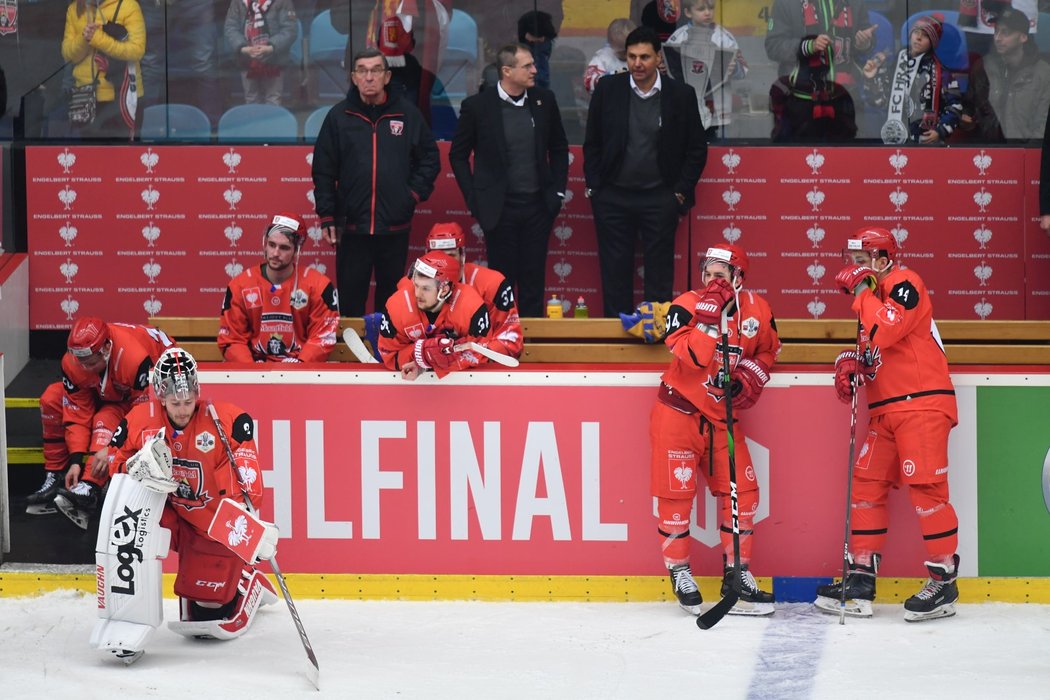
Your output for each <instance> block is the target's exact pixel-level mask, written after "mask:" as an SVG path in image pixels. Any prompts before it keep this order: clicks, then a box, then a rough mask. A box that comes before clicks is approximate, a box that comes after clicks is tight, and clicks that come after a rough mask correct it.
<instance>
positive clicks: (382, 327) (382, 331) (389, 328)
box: [379, 309, 397, 338]
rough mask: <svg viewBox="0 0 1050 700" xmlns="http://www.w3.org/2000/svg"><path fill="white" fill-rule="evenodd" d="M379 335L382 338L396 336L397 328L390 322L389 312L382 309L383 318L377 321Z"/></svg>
mask: <svg viewBox="0 0 1050 700" xmlns="http://www.w3.org/2000/svg"><path fill="white" fill-rule="evenodd" d="M379 335H381V336H383V337H384V338H396V337H397V329H396V328H394V324H393V323H391V322H390V314H388V313H387V312H386V309H383V318H382V320H381V321H380V322H379Z"/></svg>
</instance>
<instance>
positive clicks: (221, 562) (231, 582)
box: [175, 518, 244, 605]
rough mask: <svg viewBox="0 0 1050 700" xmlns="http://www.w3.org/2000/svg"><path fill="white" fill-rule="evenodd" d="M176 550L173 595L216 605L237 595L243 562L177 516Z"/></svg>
mask: <svg viewBox="0 0 1050 700" xmlns="http://www.w3.org/2000/svg"><path fill="white" fill-rule="evenodd" d="M175 549H176V550H177V551H178V553H179V571H178V575H177V576H176V577H175V595H177V596H179V597H181V598H187V599H189V600H194V601H197V602H201V603H210V604H218V605H225V604H226V603H229V602H230V601H231V600H233V599H234V597H236V595H237V584H238V582H239V581H240V580H241V570H242V569H243V568H244V562H242V561H241V560H240V559H239V558H238V557H237V556H236V555H235V554H234V553H233V552H231V551H230V550H229V549H227V548H226V547H225V546H224V545H223V544H221V543H219V542H216V541H215V540H212V539H209V538H208V537H205V536H203V535H201V534H200V533H199V532H197V530H196V529H194V527H193V526H192V525H190V524H189V523H188V522H187V521H185V520H183V519H181V518H180V519H179V526H178V541H177V542H176V546H175Z"/></svg>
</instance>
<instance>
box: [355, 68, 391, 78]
mask: <svg viewBox="0 0 1050 700" xmlns="http://www.w3.org/2000/svg"><path fill="white" fill-rule="evenodd" d="M383 73H386V68H383V67H382V66H376V67H375V68H365V67H364V66H359V67H357V68H355V69H354V75H359V76H361V77H362V78H363V77H365V76H366V75H371V76H375V77H379V76H380V75H382V74H383Z"/></svg>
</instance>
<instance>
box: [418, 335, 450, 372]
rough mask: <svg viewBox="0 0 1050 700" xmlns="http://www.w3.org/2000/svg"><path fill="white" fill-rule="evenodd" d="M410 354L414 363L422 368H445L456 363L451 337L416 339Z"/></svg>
mask: <svg viewBox="0 0 1050 700" xmlns="http://www.w3.org/2000/svg"><path fill="white" fill-rule="evenodd" d="M412 354H413V358H414V359H415V361H416V364H417V365H419V366H420V367H422V368H423V369H440V370H447V369H449V368H450V367H452V366H454V365H455V364H456V355H455V353H454V352H453V351H452V339H451V338H426V339H424V340H417V341H416V344H415V347H414V348H413V350H412Z"/></svg>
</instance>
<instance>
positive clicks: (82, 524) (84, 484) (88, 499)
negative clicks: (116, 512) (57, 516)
mask: <svg viewBox="0 0 1050 700" xmlns="http://www.w3.org/2000/svg"><path fill="white" fill-rule="evenodd" d="M98 492H99V488H98V486H97V485H95V484H93V483H91V482H90V481H81V482H79V483H77V485H76V486H74V487H73V488H71V489H59V490H58V495H57V496H55V505H56V506H57V507H58V509H59V510H60V511H62V514H63V515H65V516H66V517H67V518H69V519H70V520H72V521H73V524H74V525H76V526H77V527H79V528H80V529H81V530H87V527H88V521H89V520H90V519H91V516H92V515H94V513H95V511H97V510H98Z"/></svg>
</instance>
